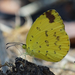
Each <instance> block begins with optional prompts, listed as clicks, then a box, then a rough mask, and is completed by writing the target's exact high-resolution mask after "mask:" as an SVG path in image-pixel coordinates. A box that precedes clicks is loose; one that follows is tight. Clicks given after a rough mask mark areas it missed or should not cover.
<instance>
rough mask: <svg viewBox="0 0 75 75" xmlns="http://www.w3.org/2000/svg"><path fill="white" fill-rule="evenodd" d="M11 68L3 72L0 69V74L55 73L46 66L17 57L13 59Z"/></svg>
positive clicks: (29, 74)
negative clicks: (13, 63)
mask: <svg viewBox="0 0 75 75" xmlns="http://www.w3.org/2000/svg"><path fill="white" fill-rule="evenodd" d="M11 68H12V69H11V70H10V69H8V70H7V71H6V73H5V74H4V73H3V72H2V71H0V75H55V74H54V73H52V72H51V71H50V70H49V68H48V67H46V66H40V65H36V64H34V63H31V62H28V61H27V60H24V59H22V58H18V57H17V58H16V59H15V65H13V66H12V67H11Z"/></svg>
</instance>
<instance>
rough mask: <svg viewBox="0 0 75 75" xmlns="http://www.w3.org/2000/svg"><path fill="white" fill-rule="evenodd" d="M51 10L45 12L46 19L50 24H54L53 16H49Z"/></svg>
mask: <svg viewBox="0 0 75 75" xmlns="http://www.w3.org/2000/svg"><path fill="white" fill-rule="evenodd" d="M51 12H52V10H50V11H47V12H46V17H47V18H48V19H49V22H50V23H53V22H54V19H55V16H54V15H53V14H51Z"/></svg>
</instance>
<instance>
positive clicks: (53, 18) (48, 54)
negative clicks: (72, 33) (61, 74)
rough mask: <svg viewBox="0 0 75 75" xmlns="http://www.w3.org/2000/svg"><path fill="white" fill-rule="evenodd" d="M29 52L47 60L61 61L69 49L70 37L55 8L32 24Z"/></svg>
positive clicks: (28, 38) (27, 42) (28, 43)
mask: <svg viewBox="0 0 75 75" xmlns="http://www.w3.org/2000/svg"><path fill="white" fill-rule="evenodd" d="M26 45H27V49H26V51H27V53H28V54H29V55H31V56H34V57H36V58H40V59H43V60H46V61H52V62H57V61H60V60H61V59H62V58H63V57H64V56H65V55H66V54H67V52H68V51H69V45H70V42H69V37H68V35H67V33H66V32H65V28H64V24H63V20H62V19H61V17H60V16H59V14H58V13H57V12H56V11H55V10H48V11H47V12H45V13H43V14H42V15H41V16H40V17H39V18H37V20H36V21H35V22H34V24H33V25H32V27H31V29H30V30H29V33H28V35H27V39H26Z"/></svg>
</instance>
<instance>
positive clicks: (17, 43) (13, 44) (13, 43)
mask: <svg viewBox="0 0 75 75" xmlns="http://www.w3.org/2000/svg"><path fill="white" fill-rule="evenodd" d="M6 45H10V46H7V48H6V49H8V48H9V47H12V46H15V45H23V43H19V42H9V43H7V44H6Z"/></svg>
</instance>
